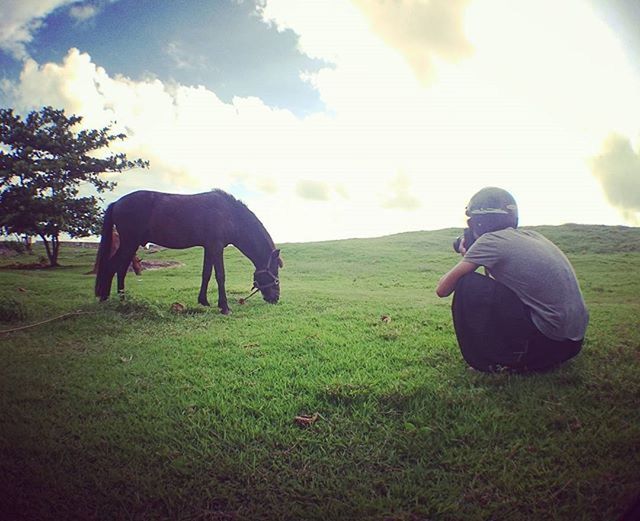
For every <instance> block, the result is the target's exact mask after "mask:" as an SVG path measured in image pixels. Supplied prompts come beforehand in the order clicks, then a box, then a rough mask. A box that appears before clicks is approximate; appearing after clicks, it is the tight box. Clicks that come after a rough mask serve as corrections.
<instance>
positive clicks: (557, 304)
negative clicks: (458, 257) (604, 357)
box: [464, 228, 589, 340]
mask: <svg viewBox="0 0 640 521" xmlns="http://www.w3.org/2000/svg"><path fill="white" fill-rule="evenodd" d="M464 260H466V261H469V262H472V263H474V264H479V265H481V266H485V267H486V268H487V269H488V270H489V273H490V274H491V276H492V277H493V278H494V279H496V280H497V281H498V282H501V283H502V284H504V285H505V286H507V287H508V288H509V289H511V290H512V291H513V292H514V293H515V294H516V295H518V297H519V298H520V300H522V302H523V303H524V304H525V305H526V306H527V307H528V308H530V310H531V319H532V320H533V323H534V324H535V326H536V327H537V328H538V329H539V330H540V331H541V332H542V333H543V334H544V335H545V336H547V337H549V338H551V339H553V340H566V339H569V340H581V339H582V338H584V335H585V332H586V330H587V324H588V322H589V312H588V311H587V308H586V306H585V303H584V299H583V298H582V293H581V291H580V286H579V285H578V280H577V279H576V274H575V272H574V271H573V267H572V266H571V263H570V262H569V259H567V257H566V256H565V254H564V253H562V251H561V250H560V249H559V248H558V247H557V246H556V245H555V244H553V243H552V242H551V241H550V240H548V239H547V238H545V237H543V236H542V235H540V234H539V233H537V232H534V231H531V230H520V229H514V228H507V229H504V230H499V231H497V232H490V233H485V234H484V235H482V236H480V237H479V238H478V239H477V240H476V242H474V243H473V244H472V245H471V247H470V248H469V250H468V251H467V253H466V254H465V256H464Z"/></svg>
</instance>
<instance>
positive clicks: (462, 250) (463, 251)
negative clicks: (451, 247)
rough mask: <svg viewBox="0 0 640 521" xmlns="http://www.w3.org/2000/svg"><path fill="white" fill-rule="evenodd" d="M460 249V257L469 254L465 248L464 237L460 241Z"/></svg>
mask: <svg viewBox="0 0 640 521" xmlns="http://www.w3.org/2000/svg"><path fill="white" fill-rule="evenodd" d="M458 249H459V250H460V255H461V256H462V257H464V254H465V253H467V248H465V246H464V237H462V238H461V239H460V245H459V246H458Z"/></svg>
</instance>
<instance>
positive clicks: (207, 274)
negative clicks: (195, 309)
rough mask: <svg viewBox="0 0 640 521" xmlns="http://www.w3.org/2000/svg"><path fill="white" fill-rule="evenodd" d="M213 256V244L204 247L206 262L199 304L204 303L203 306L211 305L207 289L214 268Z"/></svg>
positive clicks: (203, 265)
mask: <svg viewBox="0 0 640 521" xmlns="http://www.w3.org/2000/svg"><path fill="white" fill-rule="evenodd" d="M213 256H214V250H213V248H212V247H211V246H206V247H205V248H204V262H203V264H202V282H201V283H200V294H199V295H198V304H202V305H203V306H208V305H209V300H208V299H207V289H208V288H209V280H210V279H211V270H212V269H213Z"/></svg>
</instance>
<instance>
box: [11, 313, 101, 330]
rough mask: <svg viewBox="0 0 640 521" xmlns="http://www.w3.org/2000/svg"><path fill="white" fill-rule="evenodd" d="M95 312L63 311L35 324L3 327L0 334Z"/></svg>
mask: <svg viewBox="0 0 640 521" xmlns="http://www.w3.org/2000/svg"><path fill="white" fill-rule="evenodd" d="M92 313H95V312H94V311H82V310H78V311H72V312H71V313H64V314H63V315H58V316H57V317H53V318H48V319H47V320H42V321H41V322H36V323H35V324H28V325H26V326H21V327H14V328H12V329H3V330H0V335H4V334H7V333H14V332H16V331H22V330H23V329H30V328H32V327H36V326H41V325H42V324H47V323H48V322H53V321H54V320H62V319H63V318H68V317H74V316H78V315H89V314H92Z"/></svg>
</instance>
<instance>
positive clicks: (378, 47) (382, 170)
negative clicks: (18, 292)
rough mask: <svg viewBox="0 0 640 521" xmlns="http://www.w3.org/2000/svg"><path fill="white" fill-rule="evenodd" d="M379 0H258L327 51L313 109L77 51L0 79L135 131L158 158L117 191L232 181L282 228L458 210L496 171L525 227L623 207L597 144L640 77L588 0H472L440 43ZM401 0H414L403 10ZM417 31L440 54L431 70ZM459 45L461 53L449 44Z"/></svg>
mask: <svg viewBox="0 0 640 521" xmlns="http://www.w3.org/2000/svg"><path fill="white" fill-rule="evenodd" d="M358 1H360V0H358ZM381 5H382V4H381V3H379V2H376V3H375V4H371V5H370V6H369V8H371V9H373V11H372V12H374V13H375V16H374V17H373V18H372V17H371V16H372V15H371V13H367V12H365V11H366V8H367V7H366V6H365V8H362V9H361V8H359V7H356V5H354V4H353V3H351V2H349V1H347V0H325V1H323V2H317V1H309V2H303V1H301V0H295V1H292V0H269V1H268V2H266V4H265V5H264V6H263V8H262V10H261V11H260V12H261V15H262V16H263V18H264V19H265V20H267V21H269V22H270V23H273V24H275V25H276V26H277V27H279V28H280V29H285V28H289V29H291V30H293V31H295V32H296V33H297V34H299V35H300V39H299V46H300V49H301V50H302V51H303V52H305V53H307V54H309V55H310V56H314V57H320V58H322V59H325V60H329V61H331V62H332V65H331V66H330V67H327V68H325V69H323V70H321V71H320V72H319V73H318V74H315V75H311V76H309V81H311V82H312V83H313V85H315V87H316V88H317V89H318V92H319V94H320V96H321V97H322V99H323V100H324V101H325V103H326V104H327V106H328V107H329V111H328V112H327V113H322V114H313V115H311V116H309V117H306V118H304V119H299V118H297V117H295V116H294V115H293V114H292V113H291V112H289V111H286V110H280V109H274V108H272V107H269V106H267V105H265V103H263V102H262V101H261V100H260V99H257V98H241V97H236V98H234V99H233V100H232V101H231V102H230V103H224V102H222V101H221V100H220V99H219V98H218V97H217V96H216V94H215V93H214V92H212V91H210V90H208V89H206V88H204V87H199V88H194V87H186V86H183V85H177V84H167V83H163V82H160V81H159V80H146V81H133V80H131V79H129V78H125V77H119V76H110V75H108V74H107V73H106V72H105V70H104V69H102V68H101V67H99V65H98V64H95V63H94V62H93V60H92V59H91V57H90V56H89V55H87V54H86V53H82V52H80V51H77V50H71V51H70V52H69V54H68V55H67V57H66V58H65V60H64V61H63V62H62V63H60V64H55V63H48V64H38V63H36V62H35V61H33V60H28V61H26V62H25V65H24V69H23V72H22V74H21V77H20V80H19V82H17V83H13V84H7V83H5V86H4V88H5V91H6V92H7V95H11V96H13V98H12V99H13V100H14V101H15V104H16V105H15V106H16V107H17V108H19V109H20V110H22V111H25V110H27V109H30V108H33V107H39V106H42V105H45V104H51V105H53V106H57V107H64V108H66V109H67V110H68V111H69V112H73V113H77V114H81V115H84V116H85V123H86V124H87V125H88V126H92V127H100V126H103V125H105V124H107V123H108V122H110V121H116V122H117V129H124V130H126V132H127V133H128V134H129V136H130V138H129V139H128V140H127V141H126V142H125V143H123V144H122V145H119V147H121V149H122V150H123V151H125V152H127V154H129V155H130V157H142V158H145V159H149V160H150V161H151V165H152V168H151V171H150V172H148V173H143V174H141V175H131V174H125V175H124V176H122V182H121V185H120V187H119V193H120V194H122V193H123V192H125V191H129V190H132V189H138V188H155V189H164V190H167V191H180V192H194V191H200V190H208V189H210V188H212V187H219V188H223V189H227V190H231V191H234V192H235V193H236V195H239V196H240V197H241V198H243V199H245V200H246V202H247V204H248V205H249V206H250V207H251V208H252V210H254V211H255V212H256V214H257V215H258V216H259V217H260V218H261V219H262V220H263V221H264V223H265V225H266V226H267V228H268V229H269V230H270V232H272V235H273V236H274V239H275V240H276V241H283V240H287V241H290V240H321V239H330V238H340V237H353V236H371V235H384V234H388V233H394V232H399V231H403V230H409V229H433V228H441V227H447V226H463V225H464V215H463V209H464V206H465V204H466V202H467V201H468V199H469V197H470V196H471V195H472V194H473V193H474V192H475V191H476V190H477V189H479V188H481V187H482V186H487V185H498V186H503V187H505V188H507V189H508V190H510V191H511V192H512V193H513V194H514V195H515V197H516V199H517V200H518V203H519V206H520V213H521V223H522V224H523V225H527V224H559V223H562V222H591V223H604V224H620V223H622V222H624V221H623V219H622V218H621V217H620V215H619V213H618V212H617V211H616V210H615V209H614V208H612V207H611V206H610V205H609V203H608V202H607V200H606V198H605V195H604V193H603V191H602V188H601V186H600V184H599V183H598V180H597V179H596V178H595V177H594V176H592V175H591V172H590V166H589V158H590V157H592V156H593V155H594V154H595V153H596V151H597V150H598V148H599V146H600V143H601V142H602V138H603V136H606V135H608V134H609V133H610V132H612V131H615V132H618V133H620V134H621V135H626V136H631V135H639V134H640V123H639V122H640V104H639V102H638V98H637V92H640V81H639V80H638V77H637V76H635V75H634V73H633V72H632V69H631V68H630V67H629V66H628V64H627V63H626V62H625V61H624V57H623V56H624V55H623V53H622V52H621V49H620V48H619V46H618V44H617V42H616V40H615V38H614V37H613V36H612V35H611V33H610V32H609V30H608V29H607V28H606V27H605V26H604V25H603V24H600V23H599V22H598V20H597V18H595V17H594V16H593V14H592V13H591V12H590V11H589V10H588V9H587V8H586V7H585V6H584V4H583V3H582V2H581V1H580V0H566V1H565V2H562V5H561V6H560V4H558V3H557V2H556V1H554V0H539V1H538V2H536V3H535V4H534V5H528V4H527V5H523V4H521V3H518V5H517V6H516V5H515V4H514V3H513V2H510V1H508V0H475V1H471V2H470V3H469V6H468V9H467V10H466V11H465V12H464V16H463V13H462V11H456V10H455V9H454V11H451V12H449V14H450V15H451V13H454V12H455V19H456V21H455V23H454V21H453V20H452V21H451V24H453V26H455V27H458V28H460V27H462V28H463V29H464V34H458V37H457V38H456V39H455V42H449V43H448V42H447V41H446V40H444V41H442V42H440V41H438V42H437V44H436V43H434V42H431V43H430V42H429V41H422V40H421V39H420V38H419V37H418V36H417V35H414V36H411V37H409V36H408V38H409V39H408V40H403V39H402V38H400V36H398V34H396V33H393V34H387V35H386V36H384V35H382V33H383V32H384V31H385V30H390V29H389V28H386V29H385V28H384V27H382V28H380V27H374V26H375V24H374V23H373V22H372V20H378V22H376V23H382V22H380V17H381V14H380V11H379V9H381V7H380V6H381ZM405 5H406V6H408V7H410V8H411V7H412V6H413V8H415V5H417V4H416V2H408V1H405V2H395V3H394V7H393V9H394V10H397V9H402V6H405ZM438 5H439V6H440V7H442V4H438ZM456 5H458V6H461V5H462V4H456ZM371 6H373V7H371ZM452 9H453V8H452ZM394 13H395V14H394V16H393V17H392V18H393V19H397V20H404V19H405V16H408V15H409V14H410V13H411V10H409V11H408V12H407V13H405V14H401V13H400V12H396V11H394ZM412 34H413V33H412ZM540 35H544V38H541V37H540ZM391 40H393V42H392V41H391ZM467 41H468V42H469V44H466V43H465V42H467ZM407 42H414V43H415V44H416V49H417V51H416V52H422V51H424V52H425V53H426V54H425V55H426V56H428V57H430V59H431V62H430V65H429V67H430V68H431V69H430V70H431V71H432V72H433V76H432V80H431V82H430V83H428V84H424V83H423V82H421V81H420V78H419V77H418V76H417V75H416V69H415V66H414V64H412V61H411V59H410V55H411V53H412V52H413V51H412V49H413V48H412V47H411V45H409V44H408V43H407ZM390 44H391V45H390ZM405 44H406V48H405V47H403V45H405ZM449 45H450V46H451V50H456V49H457V50H458V51H460V52H462V54H459V55H460V56H462V55H464V56H466V58H465V59H463V60H461V61H458V62H456V63H454V62H449V61H446V60H442V59H440V58H438V56H440V55H443V56H444V55H445V54H446V52H445V51H446V50H447V49H448V46H449ZM468 45H471V46H473V52H472V53H468V54H465V53H467V51H466V50H465V49H467V48H468ZM438 46H440V47H438ZM447 52H448V51H447ZM454 54H455V53H454ZM451 56H454V55H451ZM455 56H458V54H456V55H455ZM455 56H454V57H455ZM310 199H312V200H311V201H310ZM407 210H410V211H407Z"/></svg>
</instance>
